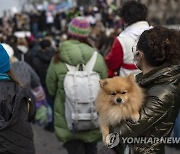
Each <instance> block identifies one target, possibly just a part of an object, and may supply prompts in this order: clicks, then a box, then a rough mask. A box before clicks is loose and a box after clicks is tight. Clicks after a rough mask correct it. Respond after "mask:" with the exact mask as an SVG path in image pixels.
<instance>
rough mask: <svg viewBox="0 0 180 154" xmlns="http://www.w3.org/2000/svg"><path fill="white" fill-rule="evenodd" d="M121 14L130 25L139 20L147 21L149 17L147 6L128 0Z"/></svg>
mask: <svg viewBox="0 0 180 154" xmlns="http://www.w3.org/2000/svg"><path fill="white" fill-rule="evenodd" d="M120 16H121V17H122V18H123V19H124V21H125V22H126V23H127V24H128V25H131V24H133V23H135V22H138V21H145V20H146V17H147V7H146V6H145V5H144V4H141V3H139V2H136V1H128V2H126V3H124V5H123V7H122V8H121V9H120Z"/></svg>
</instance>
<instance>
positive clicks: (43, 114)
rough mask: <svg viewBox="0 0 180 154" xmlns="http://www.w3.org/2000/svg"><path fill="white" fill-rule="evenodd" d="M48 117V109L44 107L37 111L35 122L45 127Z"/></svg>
mask: <svg viewBox="0 0 180 154" xmlns="http://www.w3.org/2000/svg"><path fill="white" fill-rule="evenodd" d="M47 115H48V109H47V108H46V106H44V105H42V106H41V107H39V109H37V111H36V116H35V120H36V121H37V123H38V124H39V125H44V124H46V121H47Z"/></svg>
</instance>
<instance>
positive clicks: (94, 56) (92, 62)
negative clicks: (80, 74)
mask: <svg viewBox="0 0 180 154" xmlns="http://www.w3.org/2000/svg"><path fill="white" fill-rule="evenodd" d="M97 54H98V53H97V51H94V53H93V54H92V56H91V58H90V60H89V61H88V62H87V64H86V66H85V70H86V71H88V72H90V71H92V70H93V68H94V65H95V63H96V59H97Z"/></svg>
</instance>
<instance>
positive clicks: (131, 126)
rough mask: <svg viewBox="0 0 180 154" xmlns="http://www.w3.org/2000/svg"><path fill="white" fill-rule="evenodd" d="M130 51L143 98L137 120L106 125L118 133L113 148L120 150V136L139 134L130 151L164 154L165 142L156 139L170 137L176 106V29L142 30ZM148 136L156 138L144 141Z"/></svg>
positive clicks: (179, 80) (179, 97) (179, 51)
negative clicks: (115, 144)
mask: <svg viewBox="0 0 180 154" xmlns="http://www.w3.org/2000/svg"><path fill="white" fill-rule="evenodd" d="M133 53H134V61H135V64H136V65H137V67H138V68H139V69H140V70H142V73H140V74H138V75H137V78H136V79H137V82H138V83H139V85H140V86H141V87H142V88H143V89H144V91H145V93H146V98H145V101H144V104H143V106H142V108H141V110H140V111H139V113H140V118H139V120H138V121H137V122H134V121H131V120H124V121H122V122H121V123H119V124H117V125H116V126H111V127H110V132H111V133H115V132H117V133H118V134H119V137H120V143H119V145H118V146H116V147H114V149H115V151H116V152H117V153H118V154H121V153H123V149H124V148H123V146H124V145H125V144H122V142H121V141H123V140H122V139H123V138H125V137H126V138H133V137H134V138H137V137H142V138H143V139H144V140H143V142H141V143H140V142H139V143H137V142H136V143H133V144H129V149H130V152H132V153H134V154H147V153H148V154H152V153H153V154H164V153H165V148H164V146H165V143H163V142H159V141H158V142H157V140H158V139H161V138H162V139H165V138H167V137H170V135H171V132H172V130H173V127H174V123H175V120H176V117H177V115H178V112H179V108H180V64H179V62H180V46H179V32H178V31H176V30H172V29H167V28H165V27H161V26H158V27H155V28H152V29H150V30H146V31H144V32H143V33H142V35H141V36H140V39H139V41H138V43H137V46H136V47H134V48H133ZM148 138H151V139H154V138H156V141H155V140H152V141H151V142H146V141H148V140H147V139H148ZM145 140H146V141H145Z"/></svg>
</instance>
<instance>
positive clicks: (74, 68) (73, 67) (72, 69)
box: [65, 63, 76, 72]
mask: <svg viewBox="0 0 180 154" xmlns="http://www.w3.org/2000/svg"><path fill="white" fill-rule="evenodd" d="M65 65H66V67H67V69H68V70H69V71H72V72H75V71H76V67H75V66H72V65H69V64H66V63H65Z"/></svg>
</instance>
